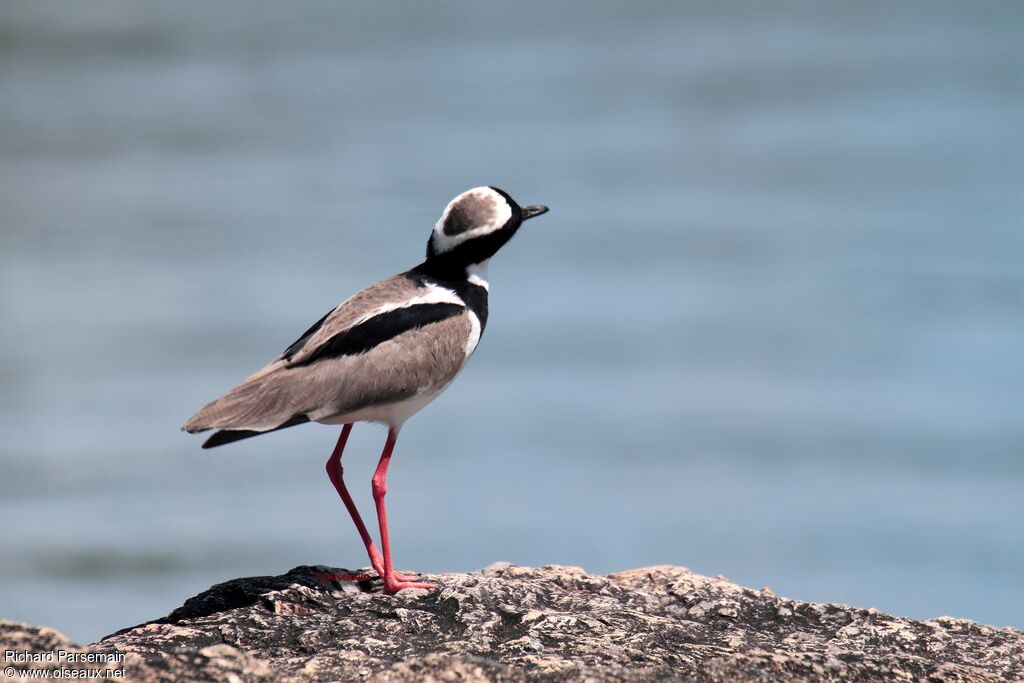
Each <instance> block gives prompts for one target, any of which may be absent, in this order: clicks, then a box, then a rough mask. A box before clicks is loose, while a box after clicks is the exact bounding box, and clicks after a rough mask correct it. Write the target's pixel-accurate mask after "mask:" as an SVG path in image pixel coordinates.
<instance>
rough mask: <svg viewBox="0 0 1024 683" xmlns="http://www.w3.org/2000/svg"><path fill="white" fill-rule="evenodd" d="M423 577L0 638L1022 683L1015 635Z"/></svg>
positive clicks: (328, 659) (447, 677) (637, 579)
mask: <svg viewBox="0 0 1024 683" xmlns="http://www.w3.org/2000/svg"><path fill="white" fill-rule="evenodd" d="M428 578H429V580H430V581H436V582H438V583H439V584H440V588H439V589H438V590H436V591H433V592H429V593H428V592H426V591H422V590H408V591H402V592H401V593H399V594H398V595H395V596H386V595H383V594H382V593H381V592H380V588H379V581H377V580H376V578H375V575H373V574H370V573H368V572H366V571H365V570H363V571H360V572H352V571H349V570H344V569H333V568H327V567H296V568H295V569H293V570H291V571H290V572H288V573H287V574H284V575H281V576H262V577H252V578H243V579H235V580H232V581H227V582H225V583H221V584H218V585H216V586H214V587H212V588H211V589H209V590H207V591H205V592H204V593H201V594H199V595H197V596H195V597H193V598H190V599H189V600H187V601H186V602H185V604H184V605H182V606H181V607H179V608H178V609H176V610H174V611H173V612H172V613H171V614H169V615H168V616H166V617H164V618H162V619H157V620H156V621H153V622H150V623H148V624H143V625H140V626H136V627H133V628H129V629H125V630H123V631H119V632H117V633H115V634H113V635H110V636H107V637H106V638H104V639H103V640H101V641H99V642H98V643H94V644H92V645H89V646H86V647H84V648H79V647H78V646H75V645H74V644H72V643H70V642H68V641H67V639H66V638H64V637H63V636H61V635H60V634H58V633H56V632H55V631H53V630H51V629H46V628H36V627H30V626H25V625H22V624H16V623H14V622H3V621H0V639H2V644H3V649H4V650H11V649H14V650H21V651H33V652H42V651H52V650H56V649H63V650H67V651H77V652H83V653H124V657H123V663H120V664H118V663H113V664H107V665H99V666H109V667H118V666H120V667H123V668H124V669H125V674H124V677H125V678H127V679H128V680H133V681H178V680H190V681H225V680H226V681H289V680H317V681H338V680H342V681H344V680H367V679H368V680H372V681H381V682H384V681H424V680H425V681H547V680H551V681H561V680H565V679H572V680H579V681H595V682H600V681H647V680H651V679H660V680H681V681H708V682H711V681H722V682H725V681H765V682H767V681H901V680H902V681H924V680H928V681H935V682H953V681H1006V680H1024V633H1022V632H1020V631H1017V630H1014V629H1010V628H1001V629H1000V628H993V627H990V626H983V625H980V624H976V623H974V622H971V621H966V620H962V619H952V618H949V617H941V618H939V619H934V620H930V621H914V620H912V619H905V618H900V617H893V616H889V615H887V614H883V613H881V612H879V611H878V610H874V609H859V608H855V607H848V606H845V605H831V604H822V603H805V602H798V601H795V600H788V599H785V598H779V597H776V596H775V595H774V594H773V593H772V592H771V591H769V590H760V591H759V590H754V589H751V588H744V587H742V586H737V585H736V584H733V583H730V582H729V581H727V580H725V579H722V578H708V577H704V576H698V575H696V574H693V573H691V572H689V571H688V570H686V569H683V568H681V567H669V566H663V567H649V568H646V569H636V570H632V571H627V572H621V573H618V574H610V575H608V576H594V575H591V574H587V573H586V572H584V571H583V570H582V569H578V568H575V567H559V566H548V567H541V568H536V569H535V568H527V567H516V566H513V565H510V564H507V563H499V564H494V565H491V566H490V567H487V568H485V569H483V570H481V571H479V572H474V573H471V574H441V575H438V576H430V577H428ZM15 666H16V667H18V668H22V669H27V668H33V667H34V668H53V665H51V664H41V663H19V664H16V665H15ZM63 666H64V668H69V667H78V668H87V667H93V668H95V667H96V666H97V665H83V664H77V665H63Z"/></svg>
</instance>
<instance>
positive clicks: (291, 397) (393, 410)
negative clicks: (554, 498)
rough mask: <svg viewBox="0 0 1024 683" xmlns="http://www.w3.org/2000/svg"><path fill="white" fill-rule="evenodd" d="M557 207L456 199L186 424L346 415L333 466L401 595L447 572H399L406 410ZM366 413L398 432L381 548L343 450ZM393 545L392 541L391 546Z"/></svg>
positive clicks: (334, 420)
mask: <svg viewBox="0 0 1024 683" xmlns="http://www.w3.org/2000/svg"><path fill="white" fill-rule="evenodd" d="M547 212H548V207H546V206H541V205H531V206H520V205H519V204H517V203H516V201H515V200H513V199H512V197H511V196H509V194H508V193H507V192H505V191H504V190H501V189H499V188H497V187H491V186H483V187H475V188H473V189H470V190H467V191H466V192H463V193H462V194H460V195H458V196H457V197H455V198H454V199H452V200H451V201H450V202H449V203H448V205H447V206H446V207H445V209H444V211H443V212H442V214H441V218H440V219H439V220H438V221H437V223H436V224H435V225H434V228H433V230H432V231H431V233H430V237H429V239H428V241H427V253H426V258H425V260H424V261H423V262H422V263H420V264H419V265H417V266H415V267H414V268H411V269H410V270H407V271H405V272H403V273H400V274H398V275H395V276H393V277H390V278H388V279H386V280H382V281H380V282H377V283H376V284H373V285H370V286H369V287H367V288H366V289H363V290H362V291H360V292H358V293H357V294H355V295H353V296H351V297H349V298H348V299H346V300H345V301H343V302H342V303H340V304H338V305H337V306H335V307H334V308H332V309H331V310H330V311H328V312H327V313H326V314H325V315H324V316H323V317H322V318H320V319H319V320H318V321H316V322H315V323H313V324H312V325H311V326H310V327H309V329H307V330H306V331H305V332H303V333H302V335H301V336H299V338H298V339H296V340H295V341H294V342H293V343H291V344H290V345H289V346H288V347H287V348H285V350H284V351H283V352H281V354H280V355H278V356H277V357H276V358H274V359H273V360H272V361H271V362H270V363H269V364H267V365H266V366H264V367H263V368H262V369H260V370H259V371H257V372H256V373H254V374H253V375H251V376H250V377H248V378H247V379H245V380H243V381H242V382H241V383H240V384H238V385H237V386H236V387H234V388H233V389H231V390H229V391H228V392H226V393H225V394H224V395H222V396H221V397H220V398H217V399H216V400H214V401H211V402H210V403H208V404H206V406H204V407H203V408H202V409H201V410H200V411H199V412H197V413H196V414H195V415H193V416H192V417H191V418H190V419H189V420H188V422H186V423H185V425H184V427H183V428H182V429H183V430H184V431H186V432H188V433H197V432H205V431H208V430H216V431H215V432H214V433H213V435H211V436H210V437H209V438H208V439H207V440H206V441H205V442H204V443H203V446H202V447H203V448H214V447H217V446H222V445H224V444H228V443H232V442H235V441H239V440H241V439H247V438H250V437H254V436H258V435H260V434H267V433H270V432H275V431H278V430H281V429H286V428H289V427H294V426H296V425H300V424H305V423H309V422H318V423H321V424H325V425H342V428H341V434H340V435H339V436H338V440H337V443H336V444H335V446H334V449H333V451H332V452H331V455H330V457H329V458H328V460H327V465H326V469H327V475H328V478H329V479H330V481H331V483H332V484H333V486H334V488H335V490H336V491H337V493H338V495H339V496H340V497H341V500H342V502H343V503H344V505H345V508H346V509H347V510H348V513H349V515H350V516H351V517H352V521H353V523H354V524H355V526H356V529H357V531H358V532H359V536H360V538H361V540H362V542H363V545H364V546H365V547H366V552H367V555H368V556H369V559H370V564H371V566H372V567H373V569H374V570H375V571H376V572H377V575H378V576H379V577H380V580H381V581H382V582H383V592H384V593H385V594H387V595H394V594H395V593H397V592H398V591H400V590H404V589H409V588H422V589H428V590H429V589H433V588H436V585H435V584H431V583H426V582H422V581H418V580H416V578H417V577H414V576H407V575H405V574H402V573H399V572H396V571H395V569H394V565H393V562H392V555H391V542H390V537H389V534H388V522H387V510H386V507H385V504H384V497H385V495H386V494H387V490H388V487H387V476H388V467H389V465H390V462H391V456H392V453H393V451H394V449H395V443H396V442H397V440H398V433H399V431H400V430H401V429H402V426H403V425H404V424H405V422H406V420H408V419H409V418H410V417H412V416H413V415H414V414H415V413H417V412H419V411H420V410H421V409H423V408H424V407H425V406H426V405H427V404H428V403H430V402H431V401H433V400H434V399H435V398H437V397H438V395H440V394H441V392H442V391H444V390H445V389H446V388H447V387H448V386H449V385H450V384H451V383H452V381H453V380H454V379H455V377H456V376H457V375H458V374H459V372H460V371H461V370H462V369H463V368H464V367H465V365H466V363H467V361H468V360H469V358H470V357H471V356H472V355H473V352H474V351H475V350H476V348H477V345H478V344H479V342H480V337H481V335H482V334H483V332H484V328H485V327H486V326H487V300H488V293H489V291H490V285H489V283H488V281H487V266H488V263H489V262H490V259H491V257H493V256H494V255H495V253H497V251H498V250H499V249H501V248H502V247H503V246H504V245H505V244H507V243H508V241H509V240H511V239H512V237H513V236H514V235H515V234H516V232H517V231H518V230H519V228H520V226H521V225H522V224H523V223H524V222H525V221H527V220H530V219H531V218H535V217H537V216H540V215H542V214H545V213H547ZM356 422H373V423H381V424H383V425H385V426H386V427H387V439H386V440H385V443H384V449H383V451H382V452H381V456H380V460H379V461H378V464H377V468H376V470H375V471H374V474H373V477H372V479H371V492H372V495H373V501H374V506H375V508H376V512H377V521H378V527H379V531H380V545H381V548H380V550H378V548H377V546H376V545H375V544H374V542H373V539H372V537H371V535H370V533H369V531H368V530H367V528H366V525H365V524H364V523H363V520H362V517H361V516H360V515H359V511H358V510H357V509H356V505H355V502H354V501H353V500H352V496H351V495H350V494H349V491H348V488H347V487H346V486H345V482H344V479H343V468H342V465H341V457H342V454H343V453H344V450H345V444H346V443H347V442H348V437H349V433H350V432H351V431H352V425H353V424H354V423H356ZM381 551H382V552H381Z"/></svg>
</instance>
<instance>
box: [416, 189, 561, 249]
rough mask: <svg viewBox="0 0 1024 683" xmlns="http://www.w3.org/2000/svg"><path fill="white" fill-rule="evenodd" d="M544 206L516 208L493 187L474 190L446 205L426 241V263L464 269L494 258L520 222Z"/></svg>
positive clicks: (544, 211) (504, 193)
mask: <svg viewBox="0 0 1024 683" xmlns="http://www.w3.org/2000/svg"><path fill="white" fill-rule="evenodd" d="M547 211H548V207H546V206H519V204H517V203H516V202H515V200H514V199H512V197H510V196H508V194H507V193H506V192H504V191H502V190H499V189H498V188H496V187H474V188H473V189H472V190H467V191H466V192H463V193H462V194H460V195H459V196H458V197H456V198H455V199H453V200H451V201H450V202H449V203H448V206H446V207H445V209H444V213H442V214H441V218H440V219H439V220H438V221H437V225H435V226H434V231H433V232H432V233H431V234H430V240H429V241H428V242H427V262H428V263H431V262H433V263H437V264H442V263H443V264H445V265H449V266H452V267H454V268H466V267H469V266H471V265H474V264H477V263H483V262H485V261H486V260H487V259H489V258H491V257H492V256H494V254H495V253H497V251H498V250H499V249H501V248H502V247H503V246H504V245H505V243H506V242H508V241H509V240H510V239H512V236H513V235H515V234H516V231H517V230H519V226H520V225H522V223H523V221H525V220H528V219H530V218H533V217H534V216H540V215H541V214H544V213H547Z"/></svg>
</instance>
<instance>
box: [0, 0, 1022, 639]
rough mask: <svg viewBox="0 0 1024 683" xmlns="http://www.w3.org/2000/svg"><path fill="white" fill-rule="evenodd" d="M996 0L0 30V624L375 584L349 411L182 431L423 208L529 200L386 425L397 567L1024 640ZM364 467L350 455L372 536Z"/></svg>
mask: <svg viewBox="0 0 1024 683" xmlns="http://www.w3.org/2000/svg"><path fill="white" fill-rule="evenodd" d="M1022 28H1024V16H1022V10H1021V9H1020V5H1018V4H1014V3H1007V4H999V3H985V4H984V5H974V4H964V3H954V4H946V5H940V4H937V3H928V4H927V5H919V6H915V5H912V4H911V5H901V6H898V7H896V6H891V5H888V4H873V3H856V4H850V5H849V6H828V7H824V6H820V5H809V4H806V3H795V4H786V5H778V4H773V5H771V6H768V5H754V6H751V5H747V4H733V3H724V4H723V3H717V2H707V3H690V4H688V5H686V6H680V5H678V4H676V3H648V4H642V5H638V4H626V3H622V4H618V3H589V2H588V3H575V4H547V3H515V4H514V5H509V4H507V3H506V4H499V3H455V4H443V5H435V4H431V5H430V6H429V7H427V6H419V5H411V4H408V3H398V2H392V3H374V4H369V3H368V4H365V5H361V6H356V5H351V4H345V5H341V4H339V3H333V2H322V3H313V4H305V5H302V6H301V7H299V6H297V5H296V4H294V3H275V2H270V1H269V0H266V1H263V2H259V3H253V2H248V3H199V2H193V3H185V4H181V3H159V2H155V1H152V2H143V3H138V2H121V3H117V2H113V3H103V4H96V3H88V4H83V3H77V2H70V1H65V2H49V3H38V2H33V1H31V0H22V1H20V2H6V3H4V4H3V5H2V6H0V92H2V95H0V221H2V232H0V278H2V279H0V285H2V286H0V317H2V319H3V321H4V324H3V326H2V329H0V340H2V345H3V354H2V355H0V382H2V384H0V387H2V389H0V407H2V411H0V434H2V437H0V439H2V440H0V466H2V470H3V473H4V474H3V476H2V478H0V519H2V520H3V534H2V536H0V616H3V617H7V618H16V619H21V620H26V621H30V622H35V623H43V624H47V625H51V626H54V627H57V628H59V629H61V630H63V631H65V632H67V633H68V634H69V635H70V636H72V637H73V638H76V639H78V640H81V641H88V640H91V639H95V638H97V637H99V636H101V635H103V634H105V633H108V632H110V631H112V630H114V629H116V628H119V627H122V626H125V625H128V624H132V623H136V622H139V621H142V620H144V619H148V618H153V617H156V616H159V615H161V614H164V613H166V612H167V611H168V610H169V609H171V608H173V607H174V606H176V605H178V604H179V603H180V602H181V601H182V599H184V598H185V597H187V596H190V595H192V594H193V593H195V592H197V591H199V590H202V589H203V588H205V587H207V586H208V585H209V584H211V583H212V582H215V581H219V580H223V579H227V578H231V577H234V576H239V575H251V574H258V573H277V572H281V571H283V570H286V569H288V568H290V567H291V566H293V565H296V564H300V563H306V564H312V563H324V564H332V565H338V566H350V567H353V566H361V565H363V564H365V558H364V556H363V554H362V548H361V546H360V544H359V542H358V539H357V536H356V535H355V533H354V531H353V530H352V529H351V527H350V524H349V522H348V520H347V517H346V515H345V513H344V510H343V508H342V507H341V505H340V504H339V502H338V501H337V498H336V496H335V494H334V492H333V490H332V488H331V486H330V484H329V483H328V481H327V480H326V477H324V476H323V470H322V464H323V461H324V460H325V459H326V457H327V455H328V454H329V451H330V448H331V446H332V445H333V441H334V439H335V437H336V433H335V430H334V429H328V428H326V427H320V426H310V427H303V428H300V429H295V430H290V431H288V432H283V433H280V434H275V435H271V436H267V437H263V438H261V439H256V440H252V441H248V442H245V443H244V444H239V445H237V446H234V447H230V448H224V449H220V450H217V451H213V452H203V451H200V449H199V444H200V441H201V440H200V439H199V438H198V437H192V438H189V437H187V436H185V435H183V434H181V433H179V432H178V427H179V425H180V424H181V423H182V422H183V421H184V420H185V418H187V417H188V416H189V415H190V414H191V413H192V412H193V411H194V410H195V409H196V408H198V407H199V406H201V405H202V404H203V403H204V402H205V401H206V400H209V399H211V398H213V397H215V396H216V395H218V394H219V393H220V392H221V391H223V390H224V389H226V388H228V387H229V386H231V385H232V384H234V383H235V382H236V381H237V380H238V379H240V378H242V377H243V376H245V375H247V374H248V373H249V372H251V371H252V370H254V369H255V368H257V367H258V366H260V365H261V364H262V363H264V362H265V361H267V360H269V359H270V358H271V357H273V356H274V355H275V354H276V353H277V352H279V351H280V350H281V349H282V348H283V347H284V346H285V345H287V344H288V343H289V342H290V341H292V339H293V338H294V337H295V336H297V335H298V333H299V332H301V331H302V330H303V329H305V327H306V326H307V325H308V324H309V323H310V322H312V321H313V320H315V319H316V318H318V317H319V316H320V315H321V314H322V313H323V311H325V310H327V309H328V308H329V307H331V306H333V305H334V304H335V303H337V302H338V301H340V300H341V299H342V298H344V297H346V296H348V295H349V294H351V293H352V292H354V291H355V290H357V289H359V288H360V287H362V286H364V285H366V284H368V283H370V282H372V281H374V280H376V279H379V278H381V277H385V276H387V275H390V274H392V273H395V272H398V271H401V270H404V269H405V268H407V267H409V266H411V265H413V264H415V263H416V262H418V260H419V259H420V257H421V254H422V251H423V248H424V245H425V242H426V238H427V235H428V232H429V229H430V227H431V226H432V225H433V222H434V221H435V220H436V216H437V215H438V213H439V212H440V210H441V209H442V208H443V206H444V205H445V203H446V202H447V201H448V199H449V198H450V197H451V196H453V195H455V194H456V193H458V192H460V191H462V190H464V189H466V188H468V187H472V186H475V185H480V184H495V185H498V186H501V187H503V188H505V189H507V190H508V191H510V192H511V193H512V194H513V196H515V197H517V198H519V199H520V200H521V201H523V202H530V203H545V204H548V205H550V206H551V207H552V212H551V214H550V215H548V216H545V217H544V218H543V219H540V220H538V221H537V222H536V223H530V224H528V227H527V229H524V230H523V232H522V233H521V234H520V235H519V236H518V237H517V239H516V240H515V242H514V243H513V244H512V245H510V246H509V247H508V248H507V249H506V250H505V251H503V252H502V254H501V255H500V257H499V258H497V259H496V260H495V262H494V264H493V265H492V299H491V306H492V317H491V321H490V324H489V326H488V329H487V334H486V335H485V338H484V340H483V342H482V344H481V346H480V348H479V350H478V352H477V354H476V356H475V357H474V359H473V362H472V363H471V365H470V367H469V368H468V369H467V371H466V372H465V373H463V375H462V376H461V377H460V379H459V381H458V382H457V383H456V384H455V386H454V387H453V388H452V389H450V390H449V391H448V392H447V393H446V394H445V395H444V396H443V397H442V399H441V400H439V401H437V402H436V403H435V404H433V405H431V406H430V407H429V408H428V409H426V410H425V411H424V412H423V413H422V414H421V415H420V416H418V417H417V418H416V419H414V420H412V421H411V422H410V423H409V424H408V426H407V427H406V429H405V430H404V431H403V437H402V440H401V441H400V443H399V448H398V451H397V454H396V460H395V463H394V467H393V468H392V476H391V491H392V493H391V495H390V496H389V504H390V505H391V508H392V510H393V512H392V515H393V522H392V524H393V530H394V539H395V543H396V556H397V559H398V562H399V563H400V564H401V565H402V566H403V567H410V568H416V569H420V570H425V571H442V570H445V571H450V570H470V569H475V568H479V567H481V566H483V565H486V564H488V563H490V562H493V561H496V560H510V561H513V562H517V563H521V564H544V563H565V564H578V565H582V566H584V567H586V568H588V569H589V570H591V571H597V572H607V571H612V570H618V569H624V568H629V567H637V566H642V565H647V564H654V563H674V564H682V565H686V566H689V567H690V568H692V569H694V570H696V571H700V572H703V573H709V574H725V575H727V576H728V577H729V578H731V579H733V580H736V581H739V582H742V583H745V584H749V585H754V586H762V585H768V586H771V587H772V588H773V589H774V590H775V591H776V592H777V593H781V594H784V595H788V596H792V597H797V598H803V599H811V600H829V601H842V602H848V603H855V604H860V605H865V606H875V607H878V608H880V609H883V610H886V611H890V612H895V613H898V614H907V615H912V616H916V617H931V616H937V615H941V614H952V615H956V616H962V617H970V618H973V619H978V620H981V621H985V622H990V623H995V624H999V625H1014V626H1017V627H1022V626H1024V615H1022V609H1021V607H1022V605H1024V578H1022V568H1024V543H1022V542H1024V525H1022V522H1021V519H1022V513H1024V510H1022V507H1024V506H1022V503H1021V501H1022V499H1024V496H1022V494H1024V459H1022V457H1021V454H1022V452H1024V427H1022V421H1021V415H1022V408H1024V371H1022V363H1021V360H1022V348H1024V345H1022V342H1024V307H1022V303H1024V267H1022V264H1024V261H1022V257H1024V238H1022V234H1024V233H1022V227H1024V226H1022V223H1024V221H1022V218H1024V206H1022V199H1021V197H1022V196H1024V194H1022V189H1024V187H1022V185H1024V183H1022V168H1021V163H1022V159H1024V156H1022V153H1024V143H1022V135H1021V133H1022V126H1021V121H1022V120H1024V119H1022V115H1024V79H1022V73H1024V70H1022V66H1024V52H1022V47H1021V45H1022V42H1021V40H1020V36H1021V30H1022ZM382 442H383V432H382V430H380V428H378V427H367V426H362V427H359V428H357V429H356V430H355V432H354V435H353V440H352V443H351V445H350V447H349V448H350V450H349V452H348V454H347V456H346V462H347V467H346V472H347V475H348V476H349V477H350V481H351V482H352V485H353V488H354V489H355V490H356V491H357V493H359V494H360V495H359V500H360V501H361V503H362V505H363V506H364V508H365V509H366V512H369V509H368V502H369V500H368V499H369V495H368V489H369V475H370V472H371V470H372V467H373V465H374V463H375V462H376V457H377V453H378V452H379V448H380V447H381V445H382Z"/></svg>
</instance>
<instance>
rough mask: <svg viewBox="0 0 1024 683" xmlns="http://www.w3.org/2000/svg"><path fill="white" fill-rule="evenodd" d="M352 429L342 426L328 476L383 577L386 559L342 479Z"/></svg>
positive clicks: (372, 563) (328, 467)
mask: <svg viewBox="0 0 1024 683" xmlns="http://www.w3.org/2000/svg"><path fill="white" fill-rule="evenodd" d="M351 431H352V424H351V423H349V424H347V425H345V426H344V427H342V428H341V436H339V437H338V445H336V446H335V447H334V452H333V453H331V457H330V459H329V460H328V461H327V476H328V477H330V478H331V483H332V484H334V488H335V489H337V491H338V495H339V496H341V500H342V501H343V502H344V503H345V507H346V508H348V514H349V515H350V516H351V517H352V521H353V522H355V524H356V529H358V530H359V536H360V537H361V538H362V539H363V545H365V546H366V554H367V555H369V556H370V564H371V565H373V568H374V569H375V570H376V571H377V574H378V575H380V576H381V578H383V577H384V561H383V559H382V558H381V556H380V552H379V551H378V550H377V546H375V545H374V544H373V539H372V538H370V532H368V531H367V530H366V525H365V524H363V518H362V517H360V516H359V510H357V509H356V504H355V501H354V500H352V496H350V495H349V493H348V489H347V488H346V487H345V482H344V481H343V480H342V473H343V470H342V467H341V454H342V453H343V452H344V451H345V444H346V443H348V434H349V432H351Z"/></svg>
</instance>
